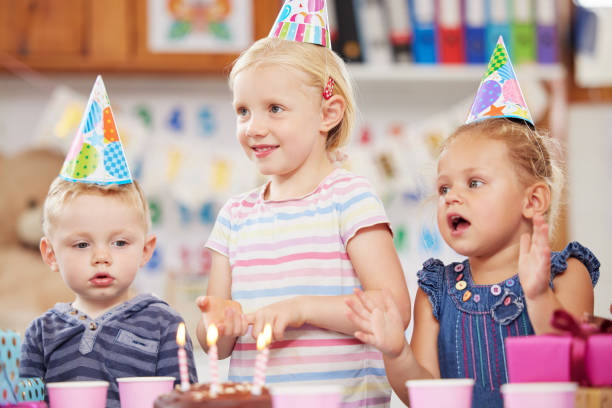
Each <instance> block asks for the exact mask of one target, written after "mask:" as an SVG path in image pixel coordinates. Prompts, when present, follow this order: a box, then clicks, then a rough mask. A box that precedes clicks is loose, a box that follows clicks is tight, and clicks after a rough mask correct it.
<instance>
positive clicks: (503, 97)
mask: <svg viewBox="0 0 612 408" xmlns="http://www.w3.org/2000/svg"><path fill="white" fill-rule="evenodd" d="M489 118H516V119H522V120H524V121H526V122H527V123H529V124H530V125H531V126H534V127H535V125H534V123H533V120H532V119H531V114H530V113H529V109H528V108H527V104H526V103H525V98H523V93H522V92H521V87H520V85H519V83H518V80H517V79H516V74H515V73H514V68H513V67H512V62H511V61H510V57H509V56H508V51H507V50H506V46H505V45H504V40H503V39H502V36H501V35H500V36H499V39H498V40H497V45H496V46H495V50H494V51H493V55H492V56H491V60H490V61H489V66H488V68H487V73H486V74H485V75H484V77H483V79H482V81H481V82H480V86H479V87H478V91H477V92H476V98H475V99H474V103H473V104H472V108H471V109H470V113H469V115H468V117H467V120H466V121H465V123H466V124H467V123H472V122H475V121H477V120H481V119H489Z"/></svg>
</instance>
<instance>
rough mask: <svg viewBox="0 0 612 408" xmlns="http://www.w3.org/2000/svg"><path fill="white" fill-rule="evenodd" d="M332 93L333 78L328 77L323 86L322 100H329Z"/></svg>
mask: <svg viewBox="0 0 612 408" xmlns="http://www.w3.org/2000/svg"><path fill="white" fill-rule="evenodd" d="M333 92H334V78H332V77H329V79H328V80H327V85H325V88H323V98H325V99H329V98H331V96H332V93H333Z"/></svg>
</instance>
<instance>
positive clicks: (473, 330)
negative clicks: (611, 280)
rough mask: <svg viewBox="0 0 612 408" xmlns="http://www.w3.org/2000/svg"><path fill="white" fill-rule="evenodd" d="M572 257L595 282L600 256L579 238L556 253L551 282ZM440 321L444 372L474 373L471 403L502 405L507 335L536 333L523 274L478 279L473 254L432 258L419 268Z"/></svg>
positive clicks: (470, 375) (456, 375)
mask: <svg viewBox="0 0 612 408" xmlns="http://www.w3.org/2000/svg"><path fill="white" fill-rule="evenodd" d="M570 257H573V258H576V259H578V260H579V261H580V262H582V263H583V264H584V266H585V267H586V268H587V270H588V271H589V274H590V276H591V281H592V283H593V286H595V284H596V283H597V280H598V278H599V261H598V260H597V258H596V257H595V255H593V253H592V252H591V251H590V250H589V249H587V248H585V247H583V246H582V245H580V244H579V243H577V242H571V243H570V244H569V245H568V246H567V247H566V248H565V249H564V250H563V251H561V252H552V253H551V268H550V269H551V274H550V286H551V288H552V286H553V279H554V278H555V277H556V276H557V275H558V274H560V273H563V271H565V269H567V259H568V258H570ZM418 283H419V287H420V288H421V289H422V290H423V291H424V292H425V293H426V294H427V296H428V297H429V301H430V302H431V306H432V309H433V314H434V317H435V318H436V319H437V320H438V322H439V323H440V332H439V334H438V360H439V364H440V376H441V377H442V378H474V380H475V382H474V397H473V402H472V407H479V408H480V407H502V406H503V401H502V396H501V393H500V387H501V385H502V384H504V383H506V382H508V373H507V369H506V353H505V350H504V339H505V338H506V337H510V336H527V335H531V334H534V330H533V327H532V326H531V322H530V321H529V316H528V314H527V308H526V303H525V296H524V294H523V289H522V288H521V284H520V282H519V278H518V275H514V276H513V277H511V278H508V279H506V280H504V281H503V282H499V283H497V284H494V285H476V284H475V283H474V281H473V279H472V275H471V272H470V264H469V262H468V260H467V259H466V260H464V261H463V262H455V263H451V264H449V265H446V266H445V265H444V264H443V263H442V262H441V261H440V260H438V259H430V260H428V261H427V262H425V263H424V264H423V269H422V270H420V271H419V272H418Z"/></svg>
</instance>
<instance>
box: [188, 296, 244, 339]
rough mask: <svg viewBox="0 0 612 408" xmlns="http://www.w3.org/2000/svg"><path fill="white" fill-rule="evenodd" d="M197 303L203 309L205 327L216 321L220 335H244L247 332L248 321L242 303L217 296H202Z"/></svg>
mask: <svg viewBox="0 0 612 408" xmlns="http://www.w3.org/2000/svg"><path fill="white" fill-rule="evenodd" d="M196 304H197V305H198V307H199V308H200V310H201V311H202V319H203V322H204V327H206V328H208V325H209V324H211V323H214V324H215V326H217V329H219V335H221V336H225V337H238V336H243V335H244V334H245V333H246V332H247V329H248V323H247V321H246V318H245V316H244V315H243V314H242V306H241V305H240V303H238V302H236V301H233V300H230V299H222V298H219V297H216V296H200V297H198V298H197V299H196Z"/></svg>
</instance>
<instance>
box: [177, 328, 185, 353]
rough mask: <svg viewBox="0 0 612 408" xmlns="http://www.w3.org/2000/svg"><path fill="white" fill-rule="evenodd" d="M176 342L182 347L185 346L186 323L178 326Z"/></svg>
mask: <svg viewBox="0 0 612 408" xmlns="http://www.w3.org/2000/svg"><path fill="white" fill-rule="evenodd" d="M176 342H177V343H178V345H179V346H181V347H183V346H184V345H185V323H183V322H181V323H180V324H179V325H178V330H177V331H176Z"/></svg>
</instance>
